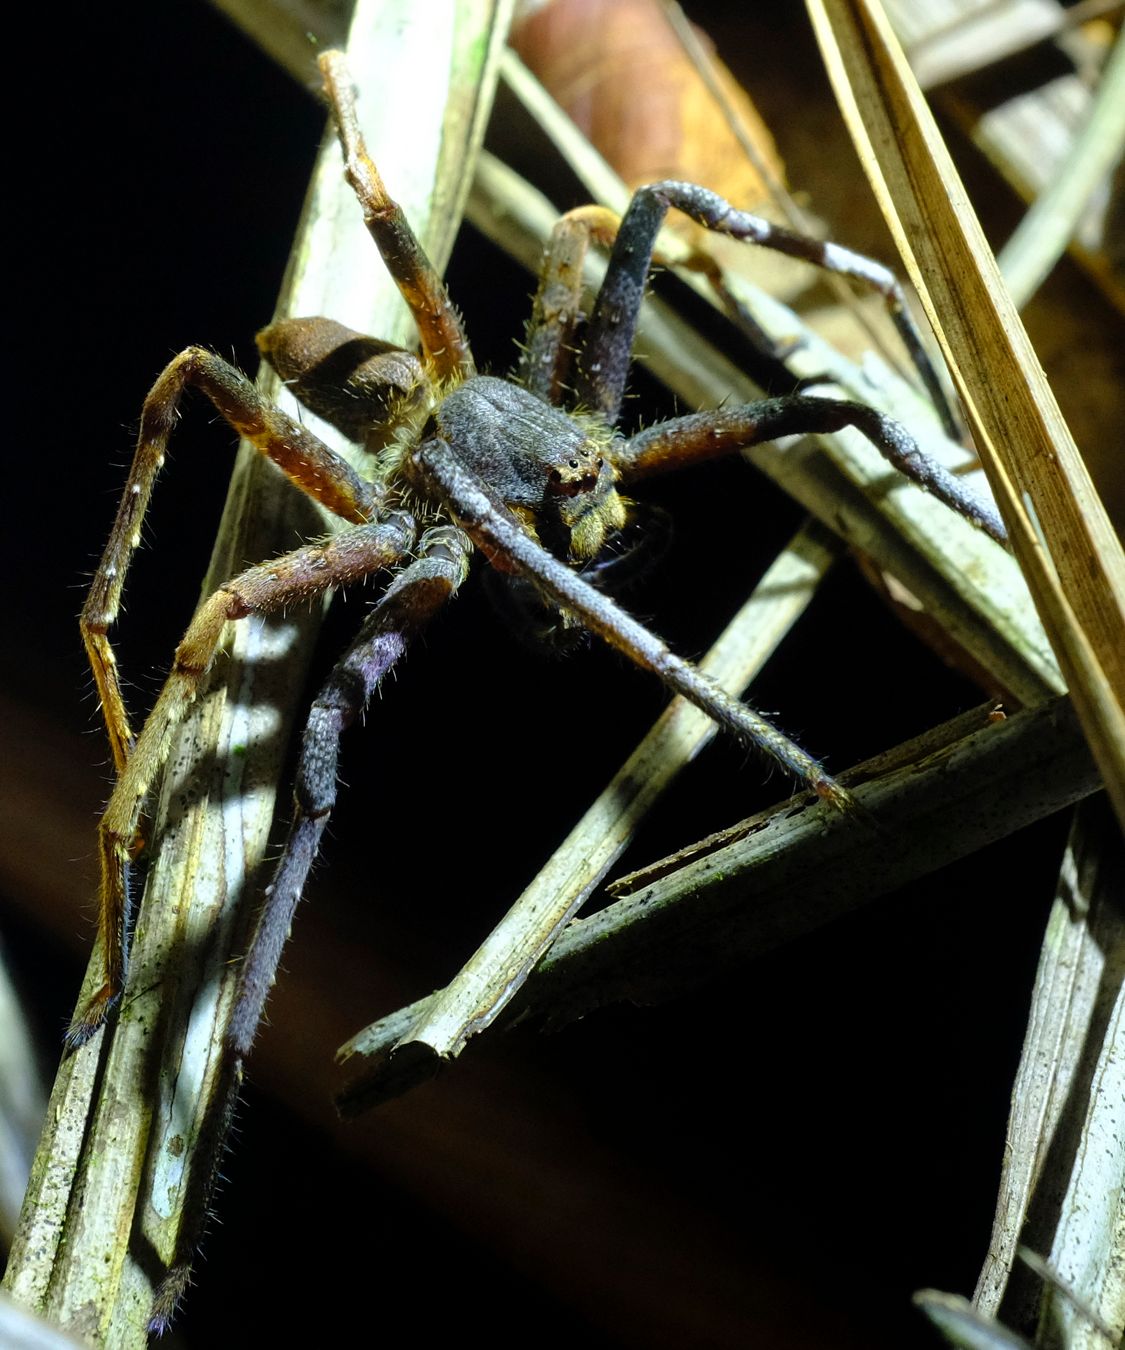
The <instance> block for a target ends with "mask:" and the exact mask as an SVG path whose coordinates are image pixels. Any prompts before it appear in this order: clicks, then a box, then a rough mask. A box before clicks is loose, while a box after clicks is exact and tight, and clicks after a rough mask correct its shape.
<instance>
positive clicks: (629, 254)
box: [577, 180, 959, 438]
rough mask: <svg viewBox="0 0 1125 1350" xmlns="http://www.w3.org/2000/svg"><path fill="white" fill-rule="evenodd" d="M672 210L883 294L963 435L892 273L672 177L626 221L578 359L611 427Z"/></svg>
mask: <svg viewBox="0 0 1125 1350" xmlns="http://www.w3.org/2000/svg"><path fill="white" fill-rule="evenodd" d="M672 207H675V208H676V209H677V210H679V211H682V212H683V213H684V214H685V215H687V216H690V217H691V218H692V220H694V221H696V222H697V223H698V224H700V225H702V226H704V227H705V228H706V229H708V230H713V231H715V232H716V233H717V234H726V235H730V236H731V237H732V238H735V239H744V240H746V241H747V242H749V243H754V244H760V245H761V246H762V247H763V248H771V249H775V250H777V251H778V252H779V253H785V254H787V255H788V256H790V257H794V258H802V259H804V260H805V261H806V262H810V263H813V264H814V265H815V266H817V267H823V268H824V269H826V270H827V271H830V272H836V273H839V274H841V275H843V276H847V277H852V278H854V279H855V280H858V281H862V282H864V283H865V284H866V285H868V286H871V287H873V288H874V289H875V290H876V291H878V292H879V294H880V295H882V296H883V298H884V300H885V301H886V303H887V308H888V310H889V312H890V315H891V319H892V321H893V322H894V324H895V327H896V328H897V329H898V332H899V336H900V337H901V338H902V340H903V341H904V343H905V344H906V347H907V350H908V351H909V353H910V358H911V360H912V361H913V362H914V364H915V366H916V368H917V370H918V373H919V375H920V376H921V378H922V382H923V384H924V385H925V387H926V391H927V393H928V394H929V396H930V398H931V400H932V401H933V403H934V406H935V407H936V408H937V410H938V412H939V413H940V415H941V418H942V422H943V424H944V426H945V428H946V431H947V432H948V434H949V435H951V436H953V437H955V438H956V437H957V436H958V434H959V432H958V428H957V424H956V419H955V418H954V417H953V414H952V412H951V411H950V409H949V406H948V404H947V402H946V399H945V394H944V391H943V390H942V387H941V382H940V381H939V380H938V378H937V373H936V372H935V370H934V368H933V365H932V364H931V362H930V359H929V356H928V355H927V354H926V350H925V347H924V346H923V345H922V340H921V338H920V336H919V334H918V330H917V329H916V327H915V326H914V321H913V320H912V319H911V317H910V311H909V310H908V309H907V307H906V302H905V299H904V297H903V293H902V288H901V287H900V285H899V283H898V280H897V278H896V277H895V275H894V273H893V272H891V271H890V270H889V269H888V268H886V267H883V266H882V265H881V264H880V263H877V262H874V261H873V260H872V259H870V258H864V257H863V256H862V255H860V254H858V253H853V252H851V250H850V249H846V248H841V247H840V246H839V245H838V244H830V243H824V242H822V241H820V240H817V239H809V238H807V237H806V236H804V235H799V234H793V233H792V232H791V231H789V230H783V229H781V228H779V227H778V226H776V225H771V224H770V223H769V221H767V220H763V219H762V218H761V217H760V216H752V215H750V214H749V213H747V212H745V211H737V210H735V208H734V207H733V206H731V204H730V203H729V202H727V201H724V200H723V198H722V197H719V196H718V195H717V194H716V193H714V192H710V191H708V190H707V189H706V188H702V187H697V186H696V185H695V184H694V183H681V182H676V181H671V180H670V181H667V182H663V183H653V184H651V185H650V186H649V187H643V188H640V189H638V191H637V192H636V193H635V194H634V196H633V200H632V201H631V202H630V203H629V209H628V210H627V211H626V213H625V215H624V217H623V219H622V222H621V228H620V230H619V231H618V233H617V242H616V244H615V245H614V248H613V253H612V255H611V257H610V262H609V269H608V271H607V272H606V276H605V280H604V281H603V283H602V287H601V290H600V291H599V293H598V298H597V300H596V302H595V304H594V311H593V313H592V314H591V316H590V322H589V324H588V326H587V330H586V340H585V343H584V344H583V348H582V352H581V355H580V357H579V361H578V380H577V387H578V395H579V397H580V399H581V400H582V401H583V402H584V403H585V404H586V405H588V406H589V407H592V408H594V409H595V410H596V411H598V412H600V413H601V414H602V415H603V416H604V417H605V419H606V420H607V421H608V422H610V423H611V424H612V423H614V422H616V421H617V418H618V416H619V414H620V411H621V400H622V398H623V396H624V392H625V380H626V377H627V375H628V372H629V364H630V360H631V356H632V349H633V338H634V335H635V333H636V326H637V316H638V313H639V311H640V306H641V301H642V299H643V298H644V289H645V282H646V280H647V278H648V273H649V268H650V266H651V262H652V252H653V248H654V246H655V242H656V236H657V234H658V233H659V231H660V227H661V225H662V224H663V222H664V217H665V216H666V215H667V214H668V211H669V209H671V208H672Z"/></svg>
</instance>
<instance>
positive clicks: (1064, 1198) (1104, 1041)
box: [974, 799, 1125, 1350]
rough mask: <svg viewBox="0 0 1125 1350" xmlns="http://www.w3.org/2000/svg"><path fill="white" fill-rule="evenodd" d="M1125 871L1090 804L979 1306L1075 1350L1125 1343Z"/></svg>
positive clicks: (1055, 937) (1020, 1089) (1063, 905)
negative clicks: (1037, 1263) (1124, 1122)
mask: <svg viewBox="0 0 1125 1350" xmlns="http://www.w3.org/2000/svg"><path fill="white" fill-rule="evenodd" d="M1122 861H1123V859H1122V848H1121V840H1120V837H1119V835H1118V833H1117V830H1116V828H1115V826H1114V822H1113V820H1112V817H1111V815H1110V813H1109V811H1108V810H1107V808H1106V805H1105V802H1104V800H1102V799H1093V800H1091V801H1090V802H1087V803H1085V804H1084V805H1083V807H1082V809H1080V810H1079V811H1078V813H1077V814H1076V816H1075V820H1074V825H1073V828H1072V831H1071V838H1070V841H1069V844H1068V848H1067V855H1066V858H1065V859H1064V861H1063V868H1062V872H1061V874H1060V877H1059V886H1058V894H1057V898H1056V900H1055V902H1054V905H1053V907H1052V909H1051V915H1050V918H1049V920H1048V924H1047V933H1046V936H1045V938H1044V941H1043V951H1042V955H1041V956H1040V959H1039V970H1038V972H1037V974H1036V979H1035V990H1034V993H1033V995H1032V1000H1031V1016H1030V1018H1029V1021H1028V1030H1027V1036H1026V1039H1025V1042H1024V1048H1023V1055H1022V1057H1021V1060H1020V1068H1019V1072H1018V1074H1017V1077H1016V1081H1015V1084H1014V1086H1013V1089H1012V1111H1011V1116H1010V1118H1009V1122H1008V1131H1007V1141H1006V1147H1005V1150H1004V1167H1003V1173H1002V1176H1001V1182H1000V1195H999V1199H998V1202H997V1208H996V1219H995V1223H994V1225H993V1232H992V1239H991V1241H990V1243H989V1249H988V1256H987V1258H986V1260H985V1264H984V1268H983V1269H982V1271H981V1275H980V1280H979V1281H978V1284H977V1290H976V1294H975V1297H974V1302H975V1304H976V1306H977V1307H978V1308H979V1309H980V1310H981V1311H982V1312H983V1313H986V1314H990V1315H997V1316H999V1317H1000V1319H1001V1320H1002V1321H1003V1322H1005V1323H1007V1324H1008V1325H1011V1326H1014V1327H1015V1328H1016V1329H1017V1330H1020V1331H1024V1332H1026V1333H1028V1334H1032V1333H1034V1331H1035V1328H1036V1323H1040V1324H1041V1325H1047V1324H1049V1323H1051V1322H1055V1323H1059V1324H1062V1325H1065V1326H1066V1327H1067V1328H1068V1333H1067V1338H1066V1340H1065V1344H1066V1345H1067V1346H1068V1347H1071V1348H1072V1350H1079V1347H1084V1346H1089V1350H1101V1346H1102V1345H1105V1344H1113V1343H1116V1341H1118V1340H1119V1339H1120V1337H1121V1336H1122V1335H1125V1270H1123V1267H1122V1263H1121V1261H1120V1253H1121V1252H1122V1251H1125V1199H1123V1197H1125V1131H1123V1130H1122V1128H1121V1122H1120V1112H1121V1103H1122V1101H1125V914H1123V913H1122V910H1121V904H1120V900H1121V882H1122V875H1123V873H1122ZM1115 1226H1116V1232H1115V1231H1114V1229H1115ZM1020 1244H1023V1245H1024V1246H1026V1247H1028V1248H1030V1249H1031V1251H1033V1252H1035V1253H1038V1254H1039V1255H1040V1256H1042V1257H1047V1258H1048V1262H1047V1270H1048V1271H1055V1272H1057V1278H1059V1279H1060V1280H1061V1281H1062V1284H1063V1286H1064V1287H1065V1288H1066V1289H1067V1290H1069V1291H1070V1294H1069V1296H1067V1295H1064V1294H1063V1293H1061V1292H1060V1291H1059V1290H1058V1289H1055V1288H1052V1287H1051V1286H1050V1281H1049V1279H1048V1281H1047V1288H1044V1287H1043V1279H1042V1272H1040V1271H1039V1270H1028V1269H1026V1268H1025V1269H1021V1263H1020V1260H1019V1247H1020ZM1115 1252H1116V1253H1117V1258H1116V1259H1115V1257H1114V1253H1115ZM1024 1265H1025V1266H1026V1263H1024ZM1083 1310H1086V1311H1085V1312H1084V1311H1083ZM1099 1326H1100V1327H1102V1328H1108V1331H1105V1332H1104V1334H1103V1332H1102V1331H1099Z"/></svg>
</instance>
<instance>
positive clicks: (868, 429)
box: [609, 394, 1008, 544]
mask: <svg viewBox="0 0 1125 1350" xmlns="http://www.w3.org/2000/svg"><path fill="white" fill-rule="evenodd" d="M844 427H855V428H856V430H858V431H860V432H862V433H863V435H864V436H866V437H867V439H868V440H869V441H870V442H871V444H872V445H874V446H875V448H876V449H877V450H878V451H879V452H880V454H882V456H883V457H884V459H886V460H887V462H888V463H889V464H891V465H892V466H893V467H894V468H896V469H898V470H899V472H900V473H902V474H903V475H904V476H905V477H906V478H909V479H910V480H911V482H914V483H917V484H918V486H919V487H922V488H925V490H926V491H927V492H930V493H932V494H933V495H934V496H935V497H937V498H938V500H939V501H942V502H944V503H945V504H946V505H947V506H949V507H952V509H953V510H954V511H957V512H958V513H959V514H960V515H963V516H965V517H966V519H968V520H970V521H972V523H973V524H974V525H976V526H977V527H978V528H979V529H981V530H983V531H984V532H985V534H987V535H989V536H990V537H991V538H993V539H995V540H996V541H997V543H1000V544H1003V543H1006V542H1007V537H1008V536H1007V532H1006V531H1005V529H1004V524H1003V521H1001V519H1000V517H999V515H998V513H997V511H996V508H995V507H994V506H993V505H992V503H991V502H988V501H986V500H985V499H984V498H983V497H979V496H978V495H977V494H976V493H975V492H973V491H972V490H971V489H970V488H969V487H968V485H967V484H966V483H964V482H963V481H962V480H961V479H959V478H958V477H956V475H954V474H951V473H950V472H949V471H948V470H947V469H946V468H944V467H943V466H942V465H941V464H939V463H938V462H937V461H936V460H933V459H931V458H930V457H929V456H928V455H926V454H924V453H923V452H922V451H921V450H920V449H919V448H918V446H917V444H916V443H915V441H914V438H913V437H912V436H911V435H910V434H909V432H907V431H906V429H905V428H904V427H903V426H902V425H901V424H900V423H898V422H896V421H895V420H894V419H893V418H891V417H887V416H886V415H885V414H884V413H881V412H879V411H878V410H877V409H875V408H869V407H867V406H866V405H865V404H862V403H849V402H847V401H845V400H843V399H830V398H810V397H808V396H806V395H804V394H791V395H789V396H788V397H786V398H769V399H762V400H761V401H760V402H757V403H746V404H743V405H742V406H741V407H732V408H719V409H716V410H715V411H713V412H702V413H693V414H690V415H689V416H687V417H676V418H673V419H672V420H671V421H668V422H662V423H659V424H657V425H656V426H652V427H646V428H645V429H644V430H643V431H640V432H638V433H637V435H635V436H633V437H631V438H630V439H629V440H627V441H615V442H613V444H612V445H611V446H610V450H609V453H610V456H611V458H612V461H613V465H614V467H615V468H616V469H617V471H618V473H619V475H620V481H621V482H622V483H624V484H629V483H635V482H636V481H638V480H639V479H641V478H648V477H649V476H650V475H652V474H657V473H666V472H668V471H670V470H673V469H680V468H683V467H684V466H685V465H688V464H698V463H701V462H703V461H704V460H708V459H714V458H716V457H718V456H719V455H726V454H729V453H730V452H731V451H733V450H741V449H745V448H746V447H747V446H750V445H757V444H758V443H759V442H761V441H772V440H776V439H777V437H779V436H796V435H807V434H808V433H810V432H812V433H819V434H827V433H831V432H834V431H841V430H842V429H843V428H844Z"/></svg>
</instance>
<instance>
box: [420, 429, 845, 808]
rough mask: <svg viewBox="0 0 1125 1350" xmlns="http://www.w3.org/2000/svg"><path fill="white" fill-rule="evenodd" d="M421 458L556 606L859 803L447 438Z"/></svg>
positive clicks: (451, 498) (498, 551)
mask: <svg viewBox="0 0 1125 1350" xmlns="http://www.w3.org/2000/svg"><path fill="white" fill-rule="evenodd" d="M414 463H415V466H416V468H417V470H418V471H419V472H420V473H421V474H422V475H423V476H424V477H425V478H426V479H428V480H429V482H430V483H431V484H432V485H433V487H434V489H435V490H436V492H437V493H438V494H439V495H440V496H441V497H442V498H443V499H444V500H445V501H446V502H447V503H448V505H449V507H450V509H451V510H452V512H453V514H454V515H455V517H456V518H457V520H458V522H459V523H460V524H461V525H462V526H463V528H464V529H465V530H466V531H467V533H468V534H469V536H470V538H471V539H472V541H473V543H474V544H477V545H478V546H479V547H480V548H481V549H482V551H483V552H484V553H485V555H486V556H487V557H489V558H490V559H498V560H499V559H502V560H503V561H504V562H505V563H506V564H509V565H511V566H512V567H513V568H514V569H515V570H517V571H519V572H522V573H524V575H526V576H528V577H530V578H531V579H532V580H533V581H534V582H535V583H536V584H537V585H538V586H539V587H540V588H541V589H542V590H543V591H545V592H546V593H547V595H549V596H550V597H551V599H552V600H554V601H555V603H556V604H558V605H560V606H562V607H563V608H565V609H567V610H569V611H570V612H572V613H573V614H576V615H577V616H578V618H579V619H580V620H581V621H582V623H583V624H584V625H585V627H586V628H588V629H589V630H590V631H591V632H592V633H596V634H597V635H598V636H599V637H600V638H602V639H603V640H604V641H606V642H608V643H609V644H610V645H611V646H614V647H616V648H617V649H618V650H619V651H622V652H624V653H625V655H626V656H628V657H629V658H630V659H631V660H632V661H634V662H636V664H637V665H638V666H641V667H642V668H643V669H646V670H651V671H653V672H654V673H655V674H656V675H658V676H659V677H660V679H661V680H663V681H664V683H665V684H666V685H667V686H668V687H669V688H670V689H671V690H673V692H675V693H677V694H682V695H683V697H684V698H686V699H687V700H688V702H690V703H693V704H695V706H696V707H697V708H699V709H700V710H701V711H702V712H704V713H706V714H707V716H708V717H710V718H711V719H712V720H713V721H714V722H716V723H718V725H719V726H721V727H723V728H724V729H725V730H727V731H729V732H730V733H731V734H733V735H734V736H736V737H737V738H738V739H739V740H740V741H741V742H742V743H743V744H744V745H746V746H748V747H749V748H750V749H752V750H755V751H757V752H758V753H760V754H763V755H765V756H767V757H768V758H769V759H771V760H772V761H773V762H774V763H775V764H779V765H780V766H781V767H782V768H783V769H784V770H785V771H786V773H788V774H791V775H792V776H793V777H794V778H797V779H799V780H800V781H801V782H802V783H804V784H805V786H806V787H809V788H811V789H812V790H813V791H814V792H816V794H817V795H818V796H820V797H823V798H825V799H826V800H827V801H830V802H831V803H832V804H833V805H834V806H838V807H847V806H850V805H851V804H852V799H851V796H850V794H849V793H848V792H847V790H846V789H845V788H843V787H841V786H840V784H838V783H837V782H836V781H835V780H834V779H832V778H831V777H830V776H829V775H828V773H827V771H826V770H825V769H824V768H823V766H822V765H820V764H819V763H817V761H816V760H815V759H813V758H812V756H811V755H807V754H806V753H805V752H804V751H803V750H802V749H801V748H800V746H797V745H794V743H793V742H792V741H791V740H789V738H788V737H787V736H785V735H784V734H783V733H782V732H781V731H779V730H778V729H777V728H776V727H775V726H773V725H772V724H771V723H770V722H768V721H766V719H765V718H764V717H762V716H761V715H760V714H759V713H757V712H755V711H754V709H753V708H751V707H749V706H748V705H747V704H745V703H741V702H740V701H739V700H738V699H736V698H732V697H731V695H730V694H728V693H727V692H726V690H725V689H723V688H722V687H721V686H720V685H718V684H716V683H715V682H714V680H712V679H710V678H709V677H708V676H706V675H704V674H703V673H702V672H701V671H699V670H697V669H696V668H695V667H694V666H693V665H691V664H690V662H687V661H684V660H682V659H681V658H680V657H678V656H676V655H675V654H674V653H673V652H671V651H670V650H669V649H668V647H667V646H666V645H665V643H663V642H662V641H661V640H660V639H659V638H658V637H656V636H655V634H653V633H650V632H649V631H648V629H647V628H645V627H644V626H643V625H642V624H640V623H638V622H637V620H636V619H634V618H632V617H631V616H630V615H628V614H626V613H625V611H624V610H623V609H621V607H620V606H619V605H617V604H616V602H615V601H613V600H611V599H610V597H609V596H608V595H604V594H603V593H602V592H601V591H598V590H596V589H595V588H594V587H593V586H591V585H590V584H589V582H587V581H584V580H583V579H582V577H580V576H579V575H578V574H577V573H576V572H574V571H573V570H572V569H571V568H569V567H567V566H566V565H565V564H564V563H561V562H559V560H558V559H557V558H555V557H553V556H552V555H551V554H550V553H548V552H547V550H546V549H544V548H543V547H542V546H541V545H540V544H538V543H536V542H535V540H534V539H532V538H531V536H530V535H529V534H528V533H527V532H526V531H525V530H524V529H523V528H522V526H521V525H520V524H519V522H518V521H517V520H516V518H515V517H514V516H513V515H512V513H511V512H510V511H509V510H508V509H507V507H505V506H504V505H503V503H501V502H500V501H499V500H498V499H497V498H496V497H495V496H494V495H493V494H492V493H491V492H490V491H489V489H488V488H487V487H486V485H485V484H484V483H483V482H481V480H480V479H479V478H478V477H477V476H476V475H475V474H474V473H472V472H471V471H470V470H469V469H467V468H466V467H465V466H464V465H463V464H462V463H461V462H460V461H459V460H458V459H457V456H456V453H455V451H454V450H453V449H452V448H451V447H450V446H449V445H447V444H446V443H445V442H444V441H442V440H439V439H436V438H435V439H433V440H429V441H426V442H424V443H423V444H422V445H421V446H419V448H418V449H417V450H416V451H415V453H414Z"/></svg>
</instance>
